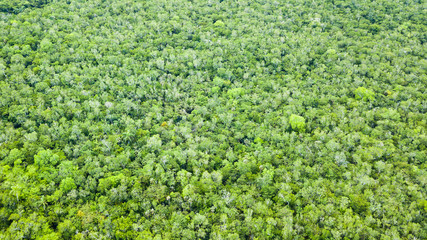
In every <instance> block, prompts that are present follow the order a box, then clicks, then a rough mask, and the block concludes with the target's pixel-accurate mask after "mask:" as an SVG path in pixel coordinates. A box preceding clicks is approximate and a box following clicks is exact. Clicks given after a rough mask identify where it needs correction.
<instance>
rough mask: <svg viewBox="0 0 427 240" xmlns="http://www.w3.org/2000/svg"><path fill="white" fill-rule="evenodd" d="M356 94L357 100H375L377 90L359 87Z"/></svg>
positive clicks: (355, 91)
mask: <svg viewBox="0 0 427 240" xmlns="http://www.w3.org/2000/svg"><path fill="white" fill-rule="evenodd" d="M354 95H355V97H356V99H357V100H363V101H373V100H375V92H373V91H372V90H369V89H366V88H364V87H358V88H357V89H356V90H354Z"/></svg>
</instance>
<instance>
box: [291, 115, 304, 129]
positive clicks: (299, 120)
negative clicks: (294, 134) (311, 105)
mask: <svg viewBox="0 0 427 240" xmlns="http://www.w3.org/2000/svg"><path fill="white" fill-rule="evenodd" d="M289 123H290V124H291V127H292V129H293V130H294V131H298V132H305V119H304V118H303V117H301V116H298V115H295V114H292V115H291V116H290V117H289Z"/></svg>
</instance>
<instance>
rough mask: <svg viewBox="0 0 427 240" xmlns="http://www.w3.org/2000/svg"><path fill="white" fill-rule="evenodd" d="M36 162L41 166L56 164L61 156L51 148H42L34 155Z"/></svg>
mask: <svg viewBox="0 0 427 240" xmlns="http://www.w3.org/2000/svg"><path fill="white" fill-rule="evenodd" d="M34 163H35V164H36V165H37V166H39V167H49V166H56V165H57V164H58V163H59V156H58V155H57V154H54V153H53V152H52V151H51V150H49V149H48V150H42V151H40V152H38V153H37V155H35V156H34Z"/></svg>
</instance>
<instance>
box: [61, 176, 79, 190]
mask: <svg viewBox="0 0 427 240" xmlns="http://www.w3.org/2000/svg"><path fill="white" fill-rule="evenodd" d="M76 187H77V186H76V184H75V183H74V179H72V178H70V177H67V178H65V179H62V180H61V184H60V185H59V188H60V189H61V190H62V191H64V192H65V193H67V192H69V191H71V190H73V189H76Z"/></svg>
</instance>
